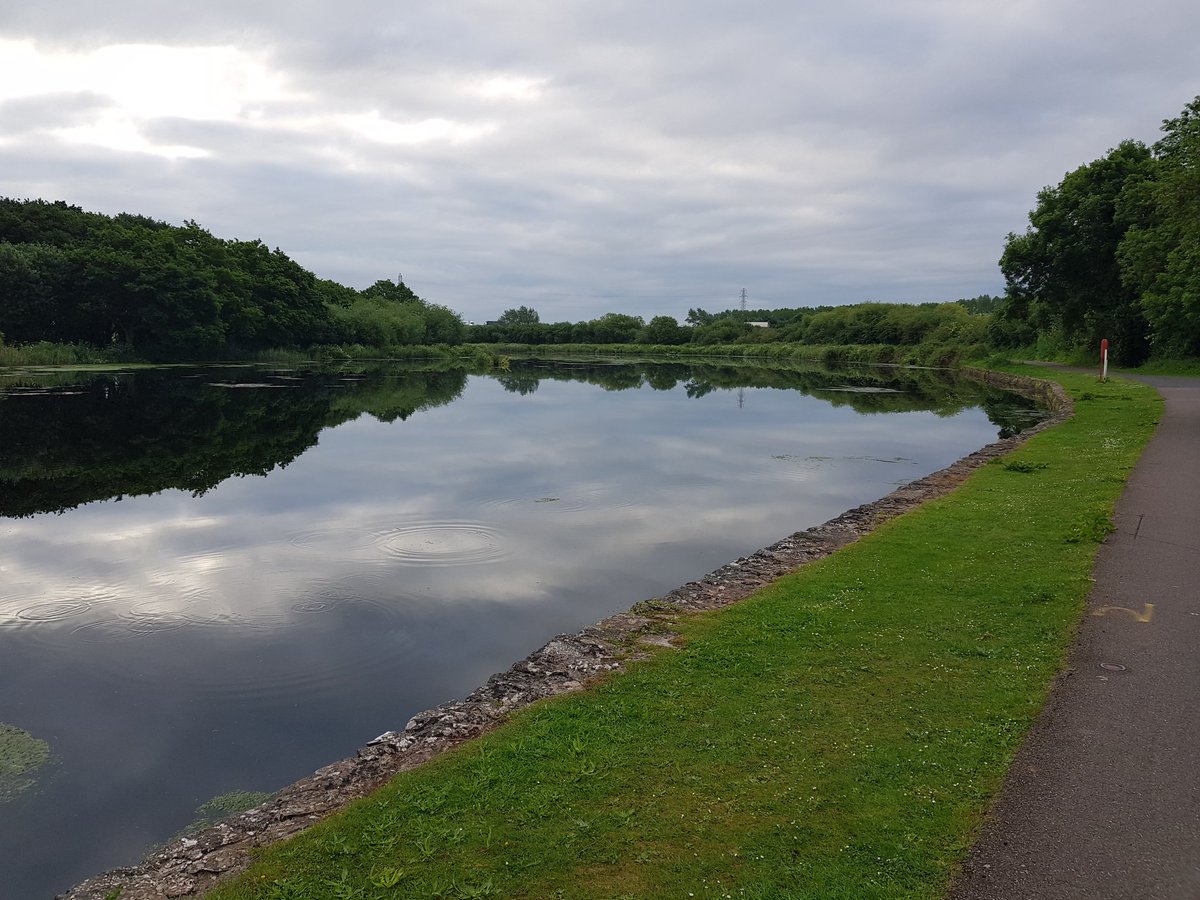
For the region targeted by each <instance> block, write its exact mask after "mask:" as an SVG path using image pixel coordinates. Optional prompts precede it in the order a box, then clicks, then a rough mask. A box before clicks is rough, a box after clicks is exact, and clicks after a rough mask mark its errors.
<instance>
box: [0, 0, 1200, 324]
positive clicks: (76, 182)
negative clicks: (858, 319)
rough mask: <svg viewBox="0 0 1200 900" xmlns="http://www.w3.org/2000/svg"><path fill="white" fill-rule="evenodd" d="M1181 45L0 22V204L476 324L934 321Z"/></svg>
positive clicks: (624, 7)
mask: <svg viewBox="0 0 1200 900" xmlns="http://www.w3.org/2000/svg"><path fill="white" fill-rule="evenodd" d="M1197 35H1200V4H1195V3H1186V2H1181V0H1144V2H1141V3H1138V4H1134V3H1132V2H1120V3H1118V2H1113V0H1006V2H1004V3H997V2H992V0H988V2H983V0H941V2H938V0H844V2H829V0H823V2H821V3H814V2H807V0H742V2H740V3H733V2H728V0H727V2H716V0H686V2H684V0H657V2H651V3H647V2H644V0H643V2H637V3H634V2H623V0H590V2H579V0H505V2H498V0H473V2H454V0H442V2H438V3H431V2H421V0H409V2H406V3H383V2H378V0H342V2H339V3H320V2H314V0H289V2H286V3H285V2H279V0H253V2H247V0H236V2H233V0H205V2H203V3H195V4H182V3H175V2H162V0H112V2H109V3H95V2H94V0H87V2H84V0H55V2H52V3H20V4H18V3H17V2H16V0H0V194H3V195H7V196H11V197H18V198H25V197H42V198H45V199H62V200H67V201H68V202H70V203H74V204H77V205H80V206H83V207H84V208H85V209H92V210H98V211H101V212H106V213H116V212H121V211H129V212H137V213H143V214H146V215H150V216H153V217H155V218H159V219H163V220H166V221H168V222H171V223H175V224H180V223H182V222H183V221H184V220H185V219H195V220H197V221H198V222H199V223H200V224H201V225H203V226H205V227H207V228H208V229H209V230H210V231H212V232H213V233H215V234H217V235H218V236H220V237H225V238H240V239H253V238H261V239H262V240H264V241H265V242H266V243H268V244H269V245H271V246H272V247H275V246H278V247H280V248H281V249H283V250H284V251H285V252H286V253H288V254H289V255H291V256H292V257H293V258H295V259H297V260H298V261H299V262H301V263H302V264H303V265H305V266H306V267H308V268H310V269H312V270H313V271H314V272H316V273H317V274H318V275H319V276H322V277H327V278H333V279H335V280H338V281H341V282H343V283H346V284H350V285H353V286H355V287H365V286H367V285H369V284H370V283H371V282H373V281H375V280H376V279H377V278H382V277H395V276H396V274H398V273H403V276H404V280H405V281H406V282H407V283H408V284H409V285H410V286H411V287H412V288H413V289H414V290H416V291H417V293H419V294H420V295H421V296H423V297H425V298H427V299H430V300H433V301H435V302H439V303H444V304H447V305H449V306H451V307H452V308H454V309H456V310H458V311H460V312H462V313H463V314H464V315H465V316H466V317H467V318H468V319H475V320H483V319H487V318H494V317H495V316H496V315H498V314H499V313H500V312H501V311H502V310H504V309H505V308H508V307H513V306H517V305H520V304H527V305H531V306H534V307H535V308H537V309H538V310H539V312H540V313H541V315H542V319H543V321H560V320H571V321H575V320H579V319H584V318H591V317H593V316H595V315H598V314H600V313H603V312H607V311H620V312H628V313H634V314H640V315H644V316H646V317H650V316H652V315H658V314H669V315H675V316H677V317H680V318H682V317H683V315H684V314H685V313H686V311H687V309H688V308H689V307H692V306H701V307H704V308H706V309H710V310H717V309H724V308H730V307H733V306H736V305H737V302H738V295H739V292H740V291H741V289H742V288H746V290H747V291H748V294H749V305H750V306H751V307H778V306H801V305H816V304H822V303H851V302H857V301H862V300H953V299H956V298H958V297H964V296H974V295H976V294H980V293H999V292H1000V290H1001V288H1002V280H1001V278H1000V275H999V271H998V269H997V267H996V260H997V259H998V257H999V255H1000V251H1001V246H1002V242H1003V239H1004V235H1005V234H1006V233H1007V232H1009V231H1013V230H1021V229H1023V228H1024V227H1025V224H1026V214H1027V213H1028V210H1029V208H1030V207H1031V206H1032V205H1033V203H1034V201H1035V196H1034V195H1035V194H1036V192H1037V190H1038V189H1039V188H1041V187H1043V186H1044V185H1047V184H1054V183H1057V182H1058V181H1059V180H1060V179H1061V178H1062V176H1063V174H1064V173H1065V172H1067V171H1068V170H1070V169H1073V168H1075V167H1076V166H1078V165H1081V164H1082V163H1085V162H1088V161H1090V160H1092V159H1095V158H1097V157H1098V156H1101V155H1102V154H1103V153H1104V152H1105V151H1106V150H1108V149H1109V148H1110V147H1112V146H1114V145H1115V144H1117V143H1118V142H1120V141H1121V140H1123V139H1125V138H1136V139H1139V140H1143V141H1146V142H1152V141H1154V140H1155V139H1156V137H1157V135H1158V127H1159V124H1160V122H1161V120H1162V119H1163V118H1165V117H1168V116H1175V115H1177V114H1178V113H1179V111H1180V110H1181V109H1182V108H1183V106H1184V105H1185V104H1186V103H1187V102H1188V101H1190V100H1191V99H1192V97H1194V96H1195V95H1196V94H1197V93H1200V40H1197Z"/></svg>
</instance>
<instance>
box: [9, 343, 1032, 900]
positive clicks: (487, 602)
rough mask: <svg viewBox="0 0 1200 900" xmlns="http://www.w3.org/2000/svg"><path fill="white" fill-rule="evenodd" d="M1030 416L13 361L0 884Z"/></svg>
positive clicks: (766, 393) (374, 721) (786, 382)
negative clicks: (41, 752)
mask: <svg viewBox="0 0 1200 900" xmlns="http://www.w3.org/2000/svg"><path fill="white" fill-rule="evenodd" d="M1031 417H1036V414H1034V413H1032V412H1031V411H1030V409H1029V408H1028V405H1027V404H1025V403H1024V402H1023V401H1019V400H1015V399H1014V398H1012V397H1010V396H1007V395H1002V394H1000V393H998V392H995V391H991V390H987V389H983V388H979V387H975V386H971V385H963V384H954V383H951V382H948V381H946V380H945V376H940V375H935V374H930V373H917V372H906V371H896V370H894V371H891V372H890V373H889V372H886V371H885V372H883V373H882V374H881V373H880V372H879V371H876V372H873V373H862V372H860V373H857V374H845V373H843V374H836V373H825V372H813V371H791V372H788V371H782V370H778V369H761V368H754V367H729V366H719V365H712V364H706V365H703V366H695V367H692V366H687V365H682V364H675V365H669V366H666V365H660V366H654V365H649V364H639V363H622V364H608V365H606V364H600V363H596V362H594V361H593V362H591V363H579V362H577V363H558V364H554V363H546V362H537V363H533V362H528V363H521V362H514V364H513V370H512V371H511V372H507V373H498V374H491V375H487V374H480V375H469V374H467V373H466V372H465V371H462V370H448V371H447V370H442V371H438V370H436V369H434V370H430V369H428V368H426V369H425V370H421V369H420V368H415V367H412V366H409V367H402V366H398V365H376V366H373V367H359V368H356V369H344V370H341V371H336V372H331V371H324V372H319V371H315V370H313V371H306V370H281V369H254V368H248V367H226V368H219V369H163V370H143V371H138V372H127V373H90V374H89V373H76V374H70V375H67V374H61V373H59V374H38V373H30V372H13V371H8V372H5V373H0V548H2V552H0V723H9V724H12V725H16V726H18V727H20V728H22V729H26V730H28V731H29V732H31V733H32V734H33V735H34V736H35V737H38V738H41V739H43V740H46V741H48V742H49V744H50V748H51V751H52V754H53V760H52V762H51V763H50V764H49V765H48V766H47V767H45V768H43V769H42V770H40V771H39V773H38V778H37V780H36V783H35V785H34V786H33V787H32V788H31V789H28V790H24V791H21V792H18V793H15V794H13V793H12V792H9V793H8V795H6V794H5V792H3V791H0V872H3V878H2V880H3V885H2V886H0V894H2V896H4V897H6V898H7V897H13V898H25V897H31V898H32V897H48V896H51V895H52V894H53V893H55V892H56V891H60V890H64V889H66V888H67V887H69V886H70V885H71V884H72V883H74V882H76V881H78V880H80V879H82V878H83V877H85V876H87V875H90V874H94V873H95V872H98V871H100V870H102V869H105V868H111V867H113V866H117V865H124V864H130V863H133V862H135V861H137V860H138V859H140V858H141V856H142V855H143V854H144V853H145V852H146V851H147V850H148V849H149V848H150V847H151V846H152V845H154V844H155V843H159V842H162V841H165V840H167V839H169V838H170V837H171V836H172V835H174V834H176V833H178V832H179V831H180V830H181V829H183V828H185V827H186V826H187V825H188V824H189V823H190V822H192V821H193V820H194V819H195V818H196V810H197V807H199V806H200V805H201V804H203V803H205V801H207V800H209V799H210V798H212V797H214V796H215V795H219V794H224V793H227V792H230V791H239V790H247V791H270V790H274V789H277V788H279V787H281V786H282V785H284V784H287V783H289V782H291V781H293V780H295V779H296V778H299V777H302V776H304V775H307V774H309V773H310V772H311V771H313V770H314V769H315V768H317V767H319V766H321V765H323V764H325V763H328V762H330V761H332V760H334V759H337V758H340V757H343V756H346V755H349V754H351V753H352V752H353V751H354V750H355V749H356V748H357V747H359V746H361V745H362V744H363V743H365V742H366V741H368V740H370V739H371V738H372V737H374V736H375V735H377V734H379V733H380V732H383V731H386V730H389V729H399V728H402V727H403V725H404V723H405V721H407V719H408V718H409V717H410V716H411V715H412V714H413V713H414V712H417V711H419V710H421V709H424V708H426V707H429V706H432V705H435V704H437V703H439V702H441V701H443V700H446V699H449V698H452V697H457V696H462V695H463V694H465V693H467V692H469V691H470V690H471V689H473V688H474V687H475V686H477V685H478V684H480V683H481V682H483V681H484V680H485V679H486V678H487V676H488V675H490V674H491V673H492V672H495V671H499V670H501V669H504V668H506V667H507V666H508V665H509V664H510V663H512V662H513V661H515V660H516V659H518V658H520V657H521V656H523V655H525V654H526V653H528V652H529V651H531V650H533V649H534V648H536V647H537V646H540V645H541V644H542V643H544V642H545V640H547V639H548V638H549V637H550V636H552V635H553V634H555V633H557V632H561V631H567V630H574V629H576V628H578V627H580V626H582V625H584V624H586V623H589V622H592V621H596V620H598V619H600V618H602V617H603V616H605V615H607V614H609V613H612V612H615V611H618V610H624V609H626V608H628V607H629V606H630V605H631V604H633V603H635V602H637V601H638V600H642V599H645V598H648V597H652V596H656V595H658V594H661V593H663V592H665V591H667V590H669V589H671V588H673V587H675V586H676V585H678V584H681V583H683V582H685V581H687V580H690V579H692V578H695V577H698V576H700V575H702V574H703V573H705V572H707V571H709V570H711V569H713V568H715V567H717V566H719V565H721V564H723V563H725V562H727V561H729V560H731V559H734V558H736V557H737V556H740V555H743V554H745V553H748V552H751V551H753V550H755V549H757V548H758V547H761V546H764V545H766V544H769V543H771V542H773V541H775V540H777V539H779V538H780V537H783V536H784V535H787V534H790V533H791V532H793V531H796V530H799V529H802V528H805V527H808V526H810V525H814V524H817V523H820V522H822V521H824V520H826V519H828V518H830V517H832V516H835V515H837V514H838V513H840V512H842V511H843V510H845V509H847V508H849V507H852V506H855V505H857V504H859V503H862V502H866V501H868V500H871V499H874V498H876V497H879V496H881V495H883V494H885V493H887V492H888V491H890V490H891V489H892V488H893V487H894V486H895V485H897V484H900V483H904V482H906V481H910V480H912V479H914V478H917V477H920V476H921V475H923V474H926V473H928V472H931V471H933V470H935V469H938V468H940V467H942V466H945V465H947V464H949V463H950V462H952V461H953V460H955V459H957V458H959V457H960V456H962V455H964V454H965V453H967V452H969V451H971V450H973V449H975V448H977V447H979V446H981V445H983V444H985V443H987V442H988V441H990V440H993V439H995V437H996V436H997V432H998V431H1008V430H1011V429H1013V428H1019V427H1021V426H1022V425H1023V424H1027V423H1028V422H1029V421H1030V419H1031Z"/></svg>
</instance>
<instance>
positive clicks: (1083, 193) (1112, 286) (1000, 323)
mask: <svg viewBox="0 0 1200 900" xmlns="http://www.w3.org/2000/svg"><path fill="white" fill-rule="evenodd" d="M1000 268H1001V271H1002V272H1003V274H1004V279H1005V285H1006V292H1005V302H1004V304H1003V306H1002V307H1001V309H1000V310H999V312H998V313H997V315H996V319H995V322H994V323H993V327H992V329H991V333H990V336H991V338H992V340H993V341H994V342H995V343H996V344H997V345H999V346H1002V347H1003V346H1008V347H1018V346H1027V345H1030V344H1034V343H1038V344H1040V346H1041V347H1044V348H1045V349H1046V350H1047V351H1048V352H1055V351H1056V350H1057V351H1060V352H1062V351H1065V352H1070V351H1071V350H1073V349H1079V348H1084V347H1087V348H1093V347H1095V346H1097V345H1098V344H1099V342H1100V340H1101V339H1102V338H1108V339H1109V340H1110V341H1111V343H1112V353H1113V356H1114V358H1115V359H1117V360H1118V361H1119V362H1121V363H1124V364H1127V365H1137V364H1138V363H1141V362H1143V361H1145V360H1146V359H1148V358H1150V357H1151V356H1153V357H1156V358H1187V357H1197V356H1200V97H1197V98H1196V99H1194V100H1192V102H1191V103H1189V104H1188V105H1187V106H1186V107H1185V108H1184V109H1183V111H1182V113H1180V115H1179V116H1177V117H1176V118H1173V119H1165V120H1164V121H1163V124H1162V137H1161V138H1160V139H1159V140H1158V141H1157V142H1156V143H1154V144H1153V145H1151V146H1149V147H1147V146H1146V145H1145V144H1143V143H1141V142H1139V141H1134V140H1126V141H1122V142H1121V143H1120V144H1118V145H1117V146H1116V147H1115V148H1113V149H1112V150H1110V151H1109V152H1108V153H1107V154H1105V155H1104V156H1103V157H1101V158H1100V159H1097V160H1094V161H1092V162H1090V163H1087V164H1086V165H1083V166H1080V167H1079V168H1077V169H1075V170H1074V171H1072V172H1068V173H1067V175H1066V176H1065V177H1064V178H1063V180H1062V181H1061V182H1060V183H1059V184H1058V185H1056V186H1054V187H1046V188H1044V189H1042V190H1041V191H1040V192H1039V193H1038V195H1037V206H1036V207H1035V208H1034V209H1033V210H1032V211H1031V212H1030V214H1029V226H1028V227H1027V228H1026V230H1025V232H1024V233H1022V234H1009V235H1008V238H1007V240H1006V242H1005V245H1004V253H1003V255H1002V256H1001V259H1000Z"/></svg>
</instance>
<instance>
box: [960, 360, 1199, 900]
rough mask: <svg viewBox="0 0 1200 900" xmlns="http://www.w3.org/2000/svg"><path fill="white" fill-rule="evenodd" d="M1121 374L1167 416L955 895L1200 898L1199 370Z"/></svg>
mask: <svg viewBox="0 0 1200 900" xmlns="http://www.w3.org/2000/svg"><path fill="white" fill-rule="evenodd" d="M1118 377H1131V378H1135V379H1136V380H1138V381H1142V382H1146V383H1148V384H1151V385H1153V386H1154V387H1156V388H1157V389H1158V391H1159V393H1161V394H1162V396H1163V398H1164V399H1165V401H1166V409H1165V412H1164V415H1163V418H1162V419H1161V421H1160V422H1159V425H1158V428H1157V429H1156V430H1155V434H1154V437H1153V438H1152V440H1151V441H1150V443H1149V444H1148V445H1147V447H1146V450H1145V452H1144V453H1143V455H1142V457H1141V459H1140V460H1139V461H1138V463H1137V465H1136V466H1135V468H1134V471H1133V473H1132V474H1131V476H1130V478H1129V481H1128V483H1127V484H1126V487H1125V490H1124V493H1123V494H1122V496H1121V498H1120V500H1119V501H1118V503H1117V507H1116V513H1115V517H1114V522H1115V524H1116V526H1117V530H1116V532H1114V533H1113V534H1111V535H1110V536H1109V537H1108V539H1107V540H1106V541H1105V543H1104V544H1103V545H1102V546H1101V548H1100V552H1099V555H1098V556H1097V560H1096V566H1095V570H1094V575H1095V581H1096V583H1095V587H1094V588H1093V590H1092V593H1091V596H1090V598H1089V600H1088V608H1087V614H1086V615H1085V617H1084V620H1083V623H1082V625H1081V627H1080V630H1079V634H1078V638H1077V640H1076V642H1075V644H1074V646H1073V649H1072V651H1071V655H1070V657H1069V662H1068V666H1067V668H1066V669H1065V670H1064V672H1063V673H1062V674H1061V675H1060V677H1059V678H1058V680H1057V681H1056V683H1055V685H1054V687H1053V689H1052V691H1051V695H1050V699H1049V702H1048V703H1047V705H1046V708H1045V709H1044V710H1043V712H1042V714H1041V716H1040V717H1039V719H1038V721H1037V723H1036V724H1035V725H1034V728H1033V730H1032V731H1031V732H1030V734H1029V737H1028V738H1027V740H1026V742H1025V744H1024V746H1023V747H1022V749H1021V750H1020V751H1019V752H1018V754H1017V756H1016V759H1015V761H1014V763H1013V765H1012V767H1011V769H1010V770H1009V773H1008V776H1007V779H1006V781H1005V784H1004V788H1003V790H1002V792H1001V795H1000V798H999V800H998V801H997V803H996V804H995V806H994V807H993V809H992V810H991V812H990V814H989V816H988V820H987V823H986V824H985V827H984V830H983V833H982V835H981V837H980V839H979V841H978V842H977V843H976V845H975V847H974V849H973V850H972V851H971V853H970V855H969V856H968V858H967V862H966V863H965V865H964V869H963V872H962V874H961V876H960V877H959V879H958V880H957V881H956V883H955V885H954V887H953V888H952V890H951V892H950V898H951V900H1026V898H1055V900H1065V898H1075V897H1087V898H1093V900H1159V898H1162V900H1167V898H1170V900H1175V898H1187V900H1197V898H1200V379H1197V378H1168V377H1161V378H1160V377H1152V376H1130V375H1120V376H1118Z"/></svg>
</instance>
